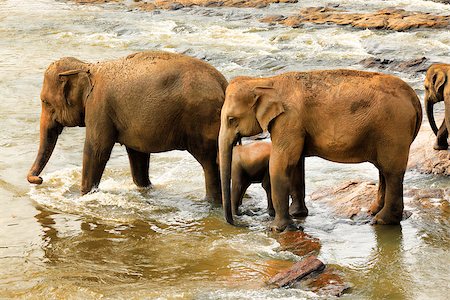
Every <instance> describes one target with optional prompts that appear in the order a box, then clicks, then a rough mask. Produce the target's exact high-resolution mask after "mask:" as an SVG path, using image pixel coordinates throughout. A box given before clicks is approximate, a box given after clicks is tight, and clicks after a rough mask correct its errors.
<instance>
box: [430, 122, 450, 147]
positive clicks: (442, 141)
mask: <svg viewBox="0 0 450 300" xmlns="http://www.w3.org/2000/svg"><path fill="white" fill-rule="evenodd" d="M447 138H448V130H447V126H446V120H444V121H442V124H441V126H440V127H439V130H438V132H437V138H436V143H435V144H434V146H433V149H434V150H447V148H448V142H447Z"/></svg>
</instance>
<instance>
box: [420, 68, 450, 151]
mask: <svg viewBox="0 0 450 300" xmlns="http://www.w3.org/2000/svg"><path fill="white" fill-rule="evenodd" d="M449 78H450V65H447V64H434V65H432V66H430V68H428V70H427V74H426V77H425V82H424V85H425V98H424V103H425V109H426V112H427V117H428V122H429V123H430V126H431V129H432V130H433V132H434V134H435V135H436V137H437V138H436V143H435V144H434V146H433V148H434V149H435V150H447V148H448V141H447V138H448V128H449V126H450V84H449V83H448V81H449ZM440 101H444V105H445V117H444V120H443V121H442V124H441V126H439V129H438V128H437V126H436V122H435V120H434V114H433V106H434V104H436V103H437V102H440Z"/></svg>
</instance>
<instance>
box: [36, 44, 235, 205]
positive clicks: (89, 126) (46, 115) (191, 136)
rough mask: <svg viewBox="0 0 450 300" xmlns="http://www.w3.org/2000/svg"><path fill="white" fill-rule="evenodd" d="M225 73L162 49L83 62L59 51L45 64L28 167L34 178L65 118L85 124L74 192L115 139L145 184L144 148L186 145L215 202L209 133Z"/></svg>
mask: <svg viewBox="0 0 450 300" xmlns="http://www.w3.org/2000/svg"><path fill="white" fill-rule="evenodd" d="M227 84H228V83H227V80H226V79H225V78H224V77H223V75H222V74H221V73H219V72H218V71H217V70H216V69H215V68H213V67H212V66H211V65H209V64H207V63H205V62H203V61H200V60H198V59H195V58H191V57H188V56H184V55H180V54H174V53H167V52H157V51H148V52H139V53H135V54H131V55H129V56H127V57H126V58H121V59H117V60H112V61H105V62H100V63H92V64H91V63H85V62H82V61H80V60H78V59H76V58H70V57H69V58H62V59H60V60H58V61H55V62H54V63H52V64H51V65H50V66H49V67H48V69H47V70H46V72H45V76H44V83H43V87H42V92H41V101H42V113H41V121H40V122H41V123H40V146H39V151H38V154H37V157H36V160H35V162H34V164H33V166H32V167H31V169H30V171H29V173H28V181H29V182H30V183H36V184H40V183H42V178H41V177H39V174H40V173H41V171H42V170H43V168H44V167H45V165H46V163H47V162H48V160H49V158H50V156H51V154H52V151H53V149H54V147H55V144H56V141H57V139H58V136H59V134H60V133H61V131H62V130H63V127H65V126H69V127H72V126H81V127H83V126H86V140H85V144H84V153H83V171H82V184H81V193H82V194H85V193H88V192H89V191H91V189H92V188H94V187H97V186H98V184H99V182H100V178H101V176H102V173H103V171H104V168H105V165H106V162H107V161H108V159H109V157H110V154H111V150H112V148H113V146H114V144H115V143H116V142H118V143H120V144H122V145H125V146H126V149H127V152H128V158H129V161H130V165H131V173H132V176H133V180H134V182H135V183H136V185H138V186H140V187H147V186H150V180H149V176H148V168H149V159H150V153H154V152H162V151H169V150H175V149H177V150H187V151H188V152H189V153H191V154H192V155H193V156H194V157H195V159H196V160H197V161H198V162H199V163H200V164H201V165H202V167H203V170H204V174H205V184H206V198H207V199H209V200H214V201H215V202H218V203H220V199H221V192H220V179H219V170H218V165H217V138H218V134H219V127H220V110H221V107H222V105H223V101H224V98H225V89H226V86H227Z"/></svg>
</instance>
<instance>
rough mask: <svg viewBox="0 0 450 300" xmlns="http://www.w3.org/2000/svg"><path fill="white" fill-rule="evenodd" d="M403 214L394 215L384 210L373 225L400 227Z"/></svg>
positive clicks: (373, 221)
mask: <svg viewBox="0 0 450 300" xmlns="http://www.w3.org/2000/svg"><path fill="white" fill-rule="evenodd" d="M402 216H403V212H400V213H393V212H387V211H385V210H384V209H382V210H381V211H380V212H379V213H377V214H376V215H375V217H373V220H372V222H371V224H372V225H375V224H379V225H398V224H400V221H401V220H402Z"/></svg>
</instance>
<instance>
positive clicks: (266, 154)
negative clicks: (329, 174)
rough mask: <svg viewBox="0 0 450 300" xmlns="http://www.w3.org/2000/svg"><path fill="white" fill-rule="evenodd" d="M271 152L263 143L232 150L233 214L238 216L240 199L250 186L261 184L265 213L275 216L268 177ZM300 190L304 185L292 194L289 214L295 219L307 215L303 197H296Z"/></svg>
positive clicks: (236, 147) (269, 146)
mask: <svg viewBox="0 0 450 300" xmlns="http://www.w3.org/2000/svg"><path fill="white" fill-rule="evenodd" d="M271 150H272V144H271V143H270V142H264V141H258V142H252V143H249V144H245V145H237V146H235V147H234V148H233V157H232V166H231V181H232V187H231V208H232V211H233V214H235V215H238V214H239V212H238V208H239V206H240V205H242V198H243V197H244V194H245V191H246V190H247V189H248V187H249V186H250V184H252V183H261V185H262V187H263V189H264V190H265V191H266V195H267V211H268V213H269V215H270V216H272V217H274V216H275V210H274V209H273V204H272V194H271V186H270V175H269V159H270V151H271ZM302 189H304V185H303V186H297V187H295V188H294V191H293V192H292V204H291V206H290V214H291V215H293V216H295V217H305V216H307V215H308V209H307V208H306V206H305V204H304V202H301V200H303V199H304V197H303V198H302V197H298V196H299V193H301V194H303V193H304V190H302ZM299 200H300V201H299Z"/></svg>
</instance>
